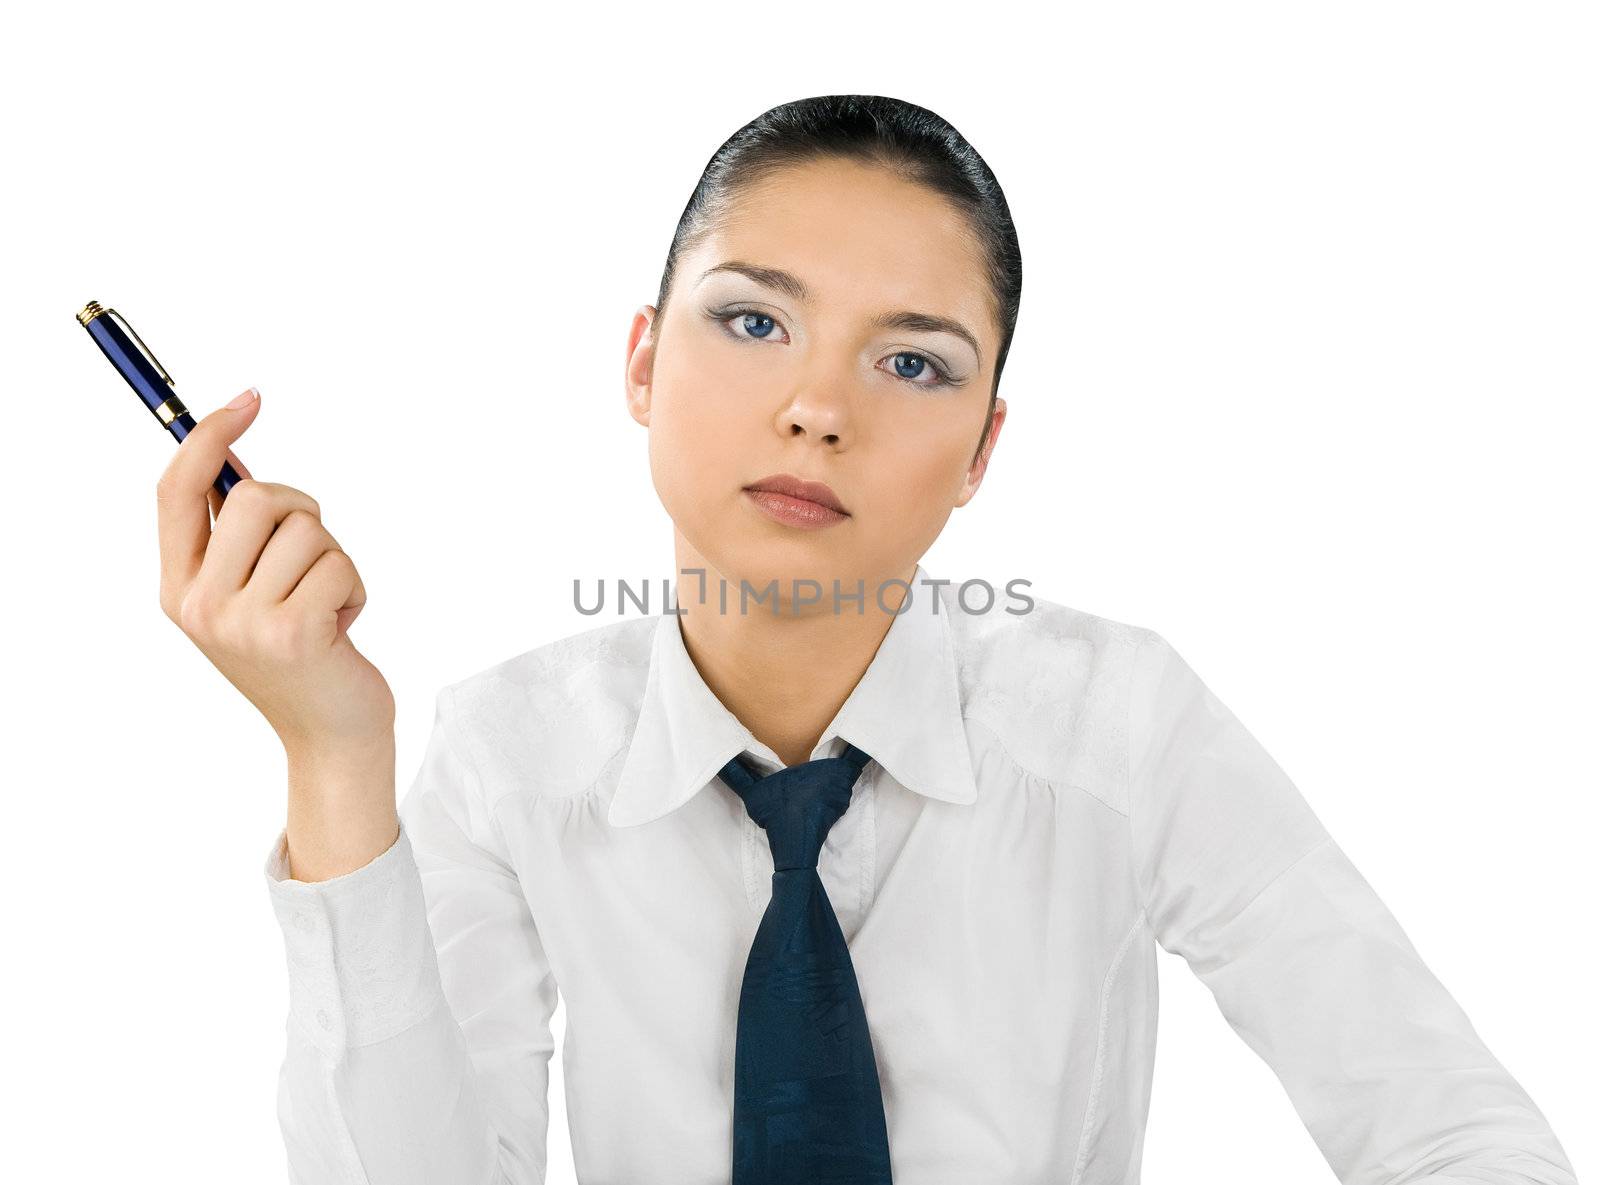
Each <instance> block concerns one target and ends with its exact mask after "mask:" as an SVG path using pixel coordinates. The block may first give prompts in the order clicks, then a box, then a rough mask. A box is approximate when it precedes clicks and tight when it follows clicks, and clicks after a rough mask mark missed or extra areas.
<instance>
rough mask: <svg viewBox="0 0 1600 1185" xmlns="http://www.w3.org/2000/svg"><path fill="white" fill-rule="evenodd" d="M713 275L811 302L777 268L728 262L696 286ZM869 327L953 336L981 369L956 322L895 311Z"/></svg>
mask: <svg viewBox="0 0 1600 1185" xmlns="http://www.w3.org/2000/svg"><path fill="white" fill-rule="evenodd" d="M717 272H735V273H737V274H738V275H741V276H744V277H745V278H746V279H750V280H754V281H755V282H756V283H757V284H761V285H764V286H765V287H768V288H774V289H776V290H777V291H779V292H782V293H783V294H784V295H785V296H788V297H790V298H791V299H794V300H798V301H801V302H806V301H809V300H810V299H811V289H809V288H807V287H806V284H805V281H804V280H802V279H801V278H800V277H799V276H797V275H795V274H794V273H793V272H786V271H784V270H783V269H781V268H776V267H762V266H760V265H759V264H754V263H743V262H741V261H739V260H736V259H735V260H729V261H728V262H727V263H719V264H717V265H716V266H715V267H710V268H707V269H706V270H705V271H704V272H703V273H702V274H701V276H700V282H703V281H704V280H705V279H706V278H707V277H708V276H712V275H714V274H716V273H717ZM870 324H871V325H872V327H873V328H875V329H904V330H908V331H910V332H925V333H950V334H954V335H955V336H956V337H959V338H960V339H961V340H962V341H964V342H966V343H967V345H969V346H971V347H972V352H973V353H974V354H976V355H977V356H978V365H979V366H982V365H983V348H982V347H981V346H979V345H978V339H977V337H976V335H974V334H973V332H972V331H971V330H970V329H968V328H967V327H966V326H965V325H963V324H962V323H961V322H960V321H956V320H952V319H951V318H949V317H940V316H936V315H935V314H933V313H914V312H910V311H907V310H904V309H896V310H893V311H891V312H886V313H879V314H878V315H877V316H875V317H873V318H872V320H871V322H870Z"/></svg>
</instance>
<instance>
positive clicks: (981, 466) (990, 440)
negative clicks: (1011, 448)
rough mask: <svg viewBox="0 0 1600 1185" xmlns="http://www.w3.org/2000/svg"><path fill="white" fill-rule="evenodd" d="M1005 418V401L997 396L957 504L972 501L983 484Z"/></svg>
mask: <svg viewBox="0 0 1600 1185" xmlns="http://www.w3.org/2000/svg"><path fill="white" fill-rule="evenodd" d="M1005 420H1006V401H1005V400H1004V399H1001V398H999V397H996V398H995V401H994V414H993V415H992V416H990V418H989V433H988V435H987V436H985V437H984V439H983V448H982V450H980V452H979V453H978V456H977V457H976V458H975V459H974V460H973V462H972V464H971V465H969V466H968V467H967V480H966V482H965V483H964V484H963V485H962V487H961V496H960V497H959V498H957V499H956V505H957V506H965V505H966V504H967V503H968V502H970V501H972V495H974V494H976V493H977V492H978V487H979V486H980V485H982V484H983V475H984V474H985V473H986V472H988V469H989V458H990V456H992V455H993V453H994V446H995V442H996V441H998V440H999V439H1000V425H1001V424H1003V423H1005Z"/></svg>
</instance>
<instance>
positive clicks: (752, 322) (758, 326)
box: [705, 309, 954, 387]
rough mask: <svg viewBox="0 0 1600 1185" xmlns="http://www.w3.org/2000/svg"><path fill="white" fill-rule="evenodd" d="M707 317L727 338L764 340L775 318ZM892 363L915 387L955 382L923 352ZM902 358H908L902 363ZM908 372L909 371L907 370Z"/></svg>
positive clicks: (728, 312)
mask: <svg viewBox="0 0 1600 1185" xmlns="http://www.w3.org/2000/svg"><path fill="white" fill-rule="evenodd" d="M705 312H706V316H708V317H710V318H711V319H712V320H713V321H716V322H717V323H719V324H720V325H721V326H722V327H723V328H724V329H725V330H727V332H728V335H729V336H730V337H734V338H737V339H739V340H740V341H766V340H767V338H768V336H769V335H770V334H771V333H772V331H773V329H774V328H776V327H777V324H778V322H777V320H776V319H775V318H774V317H773V316H772V315H771V314H769V313H763V312H761V311H760V310H759V309H707V310H706V311H705ZM735 319H739V320H738V324H739V325H740V326H741V327H742V328H744V329H745V330H746V331H747V333H748V335H749V336H746V334H744V333H740V332H739V331H738V330H737V329H734V328H733V327H732V326H731V325H730V324H729V322H731V321H734V320H735ZM893 358H894V362H895V371H894V373H895V376H896V377H897V378H900V379H903V380H904V381H905V382H907V383H910V384H911V385H912V386H914V387H948V386H952V385H954V384H953V383H952V382H951V379H950V375H949V373H948V372H946V371H945V369H944V368H943V367H941V366H940V365H939V364H938V363H937V362H935V361H934V360H933V359H932V358H929V357H928V356H927V355H926V354H918V353H914V352H913V351H910V350H901V351H899V352H897V353H896V354H894V355H893ZM901 359H907V360H908V361H907V363H905V364H902V362H901ZM908 372H909V373H908ZM924 373H931V374H932V375H933V376H934V377H933V379H932V380H931V381H928V380H923V379H921V378H919V376H921V375H922V374H924Z"/></svg>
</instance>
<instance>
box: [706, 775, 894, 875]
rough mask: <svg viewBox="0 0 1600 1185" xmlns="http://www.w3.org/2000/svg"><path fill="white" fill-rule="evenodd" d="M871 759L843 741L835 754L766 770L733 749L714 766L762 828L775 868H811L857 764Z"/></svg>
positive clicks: (844, 803) (845, 803)
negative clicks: (733, 753) (723, 761)
mask: <svg viewBox="0 0 1600 1185" xmlns="http://www.w3.org/2000/svg"><path fill="white" fill-rule="evenodd" d="M871 760H872V758H871V757H870V756H869V755H868V754H867V753H866V752H864V751H863V750H861V749H858V748H856V746H854V745H851V744H848V743H847V744H846V745H845V748H844V752H842V753H841V754H840V755H839V756H837V757H818V758H815V759H814V760H811V761H806V762H802V763H801V764H800V765H790V766H785V767H784V768H782V769H779V770H775V771H773V772H772V773H770V774H761V773H758V772H756V771H755V770H754V769H753V768H752V767H751V766H750V764H749V763H748V762H747V761H746V759H745V757H744V754H742V753H741V754H739V755H738V756H736V757H734V758H733V760H731V761H729V762H728V763H727V764H726V765H724V766H723V767H722V769H721V770H720V771H719V774H718V776H719V777H721V778H722V780H723V781H724V782H726V783H727V784H728V786H729V788H730V789H732V790H733V792H734V793H735V794H737V795H738V796H739V797H740V798H741V799H743V800H744V805H745V810H746V811H748V812H749V814H750V817H751V818H752V819H754V820H755V822H756V823H757V824H758V825H759V826H760V827H761V828H762V829H763V830H764V831H766V833H767V844H768V846H769V847H771V849H772V867H773V870H774V871H775V872H782V871H784V870H786V869H795V868H815V867H816V866H817V860H818V858H819V857H820V856H821V855H822V844H823V841H824V840H826V839H827V838H828V832H829V830H831V829H832V827H833V825H834V824H835V823H836V822H838V820H839V816H841V815H843V814H844V812H845V811H846V810H847V809H848V808H849V806H850V795H851V792H852V790H853V789H854V787H855V783H856V780H857V778H859V777H860V775H861V770H862V768H863V767H864V766H865V765H866V764H867V762H868V761H871Z"/></svg>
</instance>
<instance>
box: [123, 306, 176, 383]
mask: <svg viewBox="0 0 1600 1185" xmlns="http://www.w3.org/2000/svg"><path fill="white" fill-rule="evenodd" d="M105 315H106V316H108V317H113V318H115V319H116V322H117V324H118V325H120V326H121V327H122V330H123V332H125V333H126V334H127V335H128V337H129V338H131V339H132V340H133V342H134V344H135V345H136V346H138V348H139V352H140V353H141V354H143V355H144V357H145V361H146V362H148V363H150V365H151V366H153V367H155V371H156V373H157V374H159V375H160V376H161V377H162V378H163V379H165V380H166V383H167V386H169V387H173V388H176V387H177V385H178V384H176V383H174V382H173V381H172V376H171V375H170V374H168V373H167V368H166V367H164V366H162V365H161V363H159V362H157V361H156V356H155V355H154V354H152V353H151V352H150V347H149V346H147V345H145V344H144V338H142V337H140V336H139V335H138V333H137V332H135V330H134V328H133V326H132V325H129V324H128V322H127V321H126V320H124V319H123V316H122V314H121V313H119V312H117V310H116V309H107V310H106V313H105Z"/></svg>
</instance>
